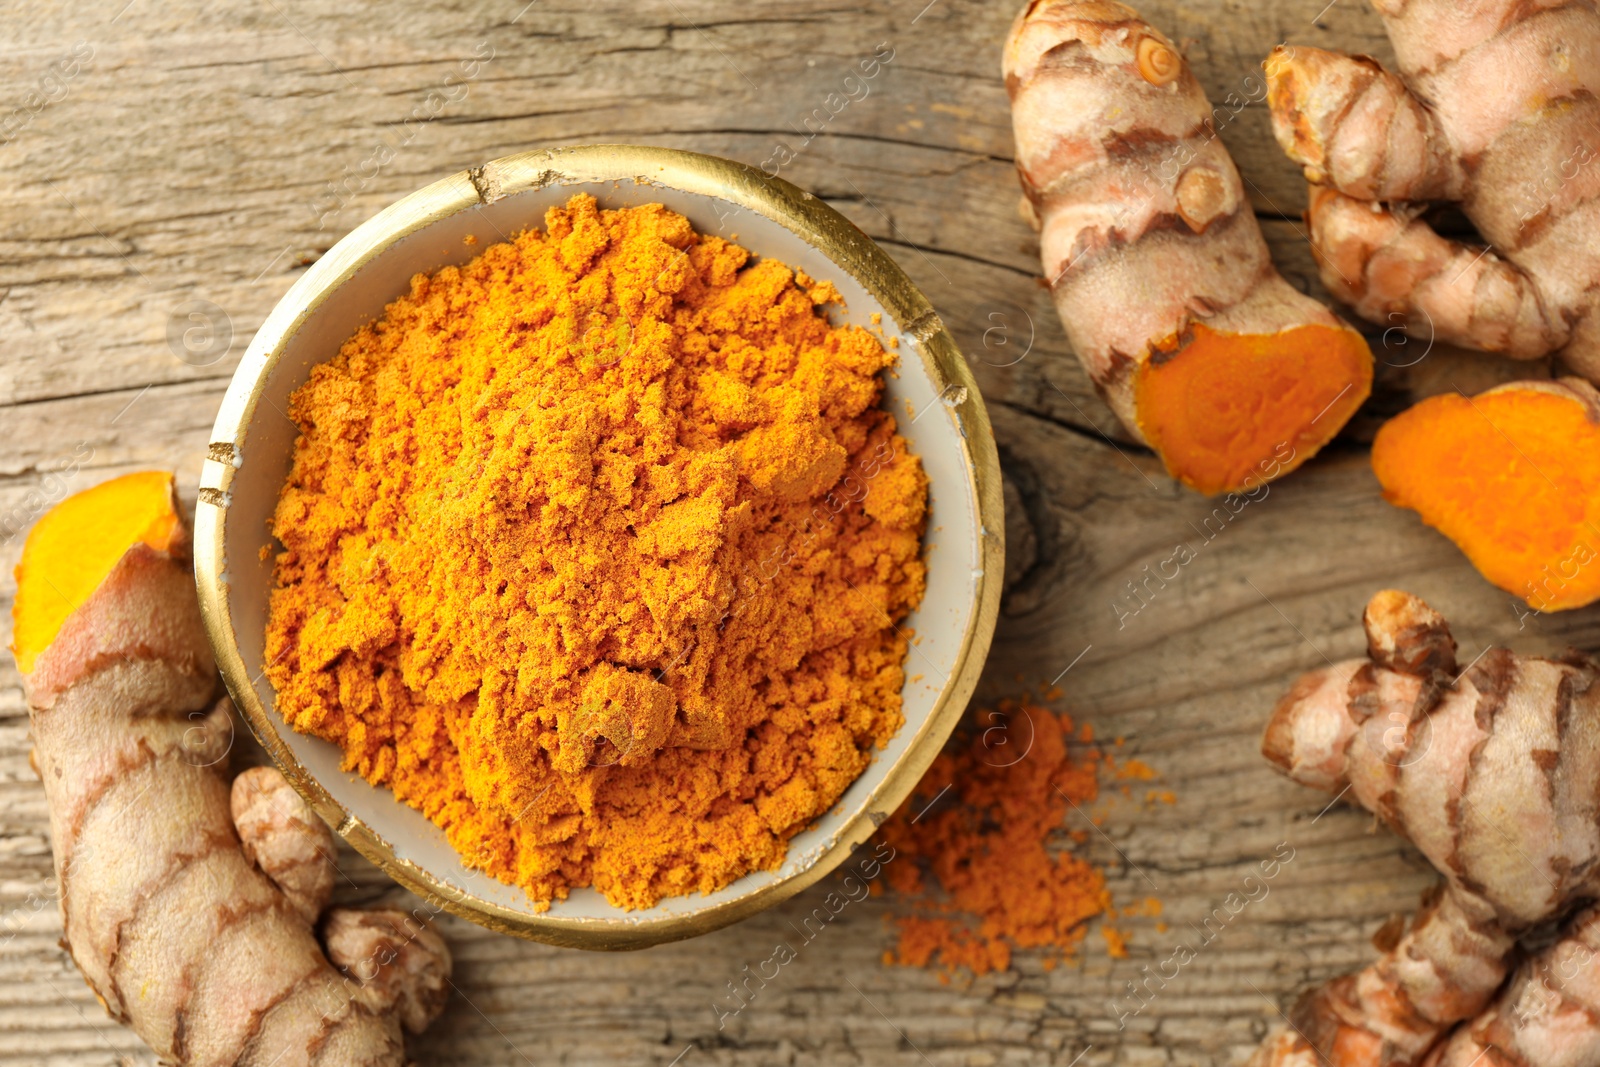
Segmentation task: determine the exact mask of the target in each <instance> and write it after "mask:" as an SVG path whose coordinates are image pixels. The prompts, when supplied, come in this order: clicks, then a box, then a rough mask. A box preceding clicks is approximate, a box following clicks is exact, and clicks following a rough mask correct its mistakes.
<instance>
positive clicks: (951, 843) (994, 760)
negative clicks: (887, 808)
mask: <svg viewBox="0 0 1600 1067" xmlns="http://www.w3.org/2000/svg"><path fill="white" fill-rule="evenodd" d="M968 725H969V727H970V728H969V729H968V730H967V731H966V733H964V734H962V735H958V740H957V741H955V742H953V743H952V746H950V747H948V748H947V750H946V751H945V752H943V753H941V754H940V755H939V757H938V759H937V760H935V762H934V764H933V766H932V767H931V768H929V770H928V773H927V774H926V775H924V776H923V779H922V781H921V783H920V784H919V785H918V786H917V790H916V793H915V794H914V795H913V796H912V798H911V800H910V801H908V802H907V803H906V804H905V805H904V806H903V807H902V808H901V809H900V810H899V811H898V812H896V813H895V814H894V816H893V817H892V818H890V819H889V820H888V821H887V822H885V823H884V825H883V828H882V830H880V831H879V832H880V833H881V834H882V835H883V836H884V838H885V839H886V840H887V841H888V842H889V843H890V844H891V845H893V846H894V849H895V853H896V862H895V863H894V864H892V865H889V866H887V867H885V868H884V878H885V879H886V880H887V881H888V883H889V885H890V887H891V888H893V889H894V890H896V891H897V892H899V893H901V894H902V895H905V896H908V897H909V898H910V899H909V900H908V901H902V902H901V906H902V907H904V906H905V905H907V904H909V905H910V906H911V908H912V910H911V911H910V913H909V914H903V915H901V916H899V917H897V918H896V920H895V922H896V924H897V926H898V928H899V944H898V946H897V947H896V948H895V949H894V950H893V951H891V952H890V953H888V954H887V955H886V957H885V961H884V962H886V963H891V964H905V965H909V966H916V967H925V966H928V965H929V964H930V963H932V962H934V960H935V957H937V961H938V963H939V965H940V966H941V967H943V968H945V969H946V971H947V972H948V971H950V970H954V969H956V968H962V967H964V968H966V969H968V970H970V971H971V972H972V973H973V974H980V975H981V974H987V973H989V972H990V971H1002V970H1005V969H1006V968H1007V967H1008V966H1010V963H1011V953H1012V950H1013V949H1019V948H1021V949H1027V948H1049V949H1052V950H1054V954H1053V955H1050V956H1047V957H1046V959H1045V966H1046V967H1047V968H1048V967H1051V966H1054V965H1055V963H1056V962H1057V961H1059V959H1060V958H1062V956H1064V955H1070V954H1071V953H1073V952H1074V951H1076V949H1077V947H1078V945H1079V944H1080V943H1081V942H1082V941H1083V937H1084V932H1085V930H1086V928H1087V924H1088V922H1089V920H1090V919H1093V918H1095V917H1096V916H1098V915H1102V914H1110V913H1111V897H1110V894H1109V893H1108V892H1107V891H1106V881H1105V875H1104V873H1103V872H1102V871H1101V870H1100V869H1099V868H1097V867H1095V866H1093V865H1092V864H1090V863H1088V862H1087V861H1085V860H1084V859H1082V858H1080V857H1079V856H1078V855H1076V854H1075V853H1074V852H1073V851H1071V848H1070V846H1071V845H1074V844H1081V843H1082V842H1083V840H1084V839H1085V837H1086V836H1087V834H1088V831H1087V830H1078V831H1071V832H1068V831H1066V830H1065V828H1064V825H1063V824H1064V823H1065V822H1066V816H1067V812H1068V810H1069V808H1070V807H1071V806H1072V805H1078V806H1080V807H1081V806H1082V805H1084V804H1088V803H1091V802H1092V801H1094V799H1095V798H1096V797H1097V796H1098V795H1099V784H1098V773H1099V770H1100V767H1101V764H1102V762H1104V757H1103V756H1102V754H1101V752H1100V750H1099V749H1098V748H1096V747H1094V746H1092V745H1088V744H1087V743H1088V742H1090V741H1092V739H1093V738H1092V734H1091V733H1090V731H1089V727H1088V726H1087V725H1086V726H1084V727H1083V729H1082V730H1081V731H1078V732H1076V734H1075V732H1074V728H1073V723H1072V720H1071V719H1070V718H1069V717H1068V716H1066V715H1064V714H1057V713H1055V712H1052V711H1050V710H1049V709H1047V708H1043V707H1040V706H1038V705H1037V704H1034V703H1032V702H1030V701H1020V702H1005V703H1002V704H1001V705H1000V706H999V707H997V708H994V709H989V710H980V711H978V712H977V713H976V715H975V717H974V719H973V721H972V722H971V723H969V724H968ZM1075 741H1076V742H1080V743H1079V744H1077V745H1075V744H1074V742H1075ZM1075 748H1076V749H1077V751H1076V752H1075V751H1074V749H1075ZM1052 843H1054V844H1055V845H1057V846H1058V847H1056V848H1055V849H1052V848H1051V847H1050V846H1051V844H1052ZM901 857H904V858H907V859H910V860H911V862H909V863H908V862H903V860H902V859H901ZM925 872H926V873H927V874H931V875H932V876H933V877H934V878H935V879H936V880H937V882H938V888H939V889H940V890H942V893H935V892H933V891H932V887H929V886H926V885H925V884H924V873H925ZM1107 942H1108V944H1109V945H1110V947H1111V950H1112V952H1113V953H1114V954H1117V953H1120V952H1121V951H1122V946H1121V940H1120V935H1118V934H1117V933H1116V931H1114V930H1109V929H1108V930H1107Z"/></svg>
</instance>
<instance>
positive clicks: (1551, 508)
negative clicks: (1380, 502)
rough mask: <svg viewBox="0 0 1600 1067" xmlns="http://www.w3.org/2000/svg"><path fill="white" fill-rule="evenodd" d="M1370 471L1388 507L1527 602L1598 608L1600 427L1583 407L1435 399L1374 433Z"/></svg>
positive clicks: (1503, 398)
mask: <svg viewBox="0 0 1600 1067" xmlns="http://www.w3.org/2000/svg"><path fill="white" fill-rule="evenodd" d="M1372 468H1373V471H1374V472H1375V473H1376V474H1377V476H1378V481H1379V482H1381V483H1382V484H1383V491H1384V496H1385V497H1386V498H1387V499H1388V500H1389V502H1390V503H1392V504H1397V505H1399V506H1400V507H1403V508H1410V509H1412V510H1413V511H1415V512H1417V513H1418V514H1419V515H1421V516H1422V521H1423V522H1425V523H1427V524H1428V525H1429V526H1432V527H1433V528H1434V529H1436V530H1438V531H1439V532H1440V533H1443V534H1444V535H1445V536H1446V537H1448V538H1450V540H1452V541H1454V542H1455V543H1456V545H1457V546H1458V547H1459V548H1460V549H1461V551H1462V552H1464V553H1466V555H1467V558H1468V559H1470V560H1471V561H1472V565H1473V566H1475V567H1477V568H1478V570H1479V572H1480V573H1482V575H1483V576H1484V577H1485V578H1487V579H1488V580H1489V581H1491V582H1493V583H1494V584H1495V585H1497V586H1499V587H1500V588H1501V589H1504V590H1505V591H1507V592H1508V593H1513V594H1515V595H1517V596H1520V597H1522V598H1523V599H1524V600H1526V601H1527V602H1528V604H1529V606H1531V607H1533V608H1535V609H1537V610H1539V611H1565V610H1567V609H1570V608H1579V607H1583V606H1584V605H1585V604H1590V603H1593V602H1594V601H1595V600H1600V425H1596V424H1595V423H1594V422H1592V421H1591V420H1590V418H1589V415H1588V412H1587V410H1586V408H1585V406H1584V405H1583V404H1582V403H1581V402H1580V401H1578V400H1576V399H1573V398H1570V397H1564V396H1559V395H1554V394H1551V393H1546V392H1542V391H1537V390H1533V389H1507V390H1496V391H1495V392H1493V393H1488V394H1486V395H1484V396H1480V397H1476V398H1473V399H1469V398H1467V397H1464V396H1459V395H1456V394H1448V395H1444V396H1435V397H1430V398H1429V399H1427V400H1424V401H1422V402H1421V403H1420V404H1417V405H1416V406H1415V407H1413V408H1411V409H1410V410H1409V411H1406V412H1404V413H1403V414H1401V415H1398V416H1396V417H1395V418H1393V419H1391V420H1390V421H1389V422H1388V423H1386V424H1385V425H1384V427H1383V429H1382V430H1380V431H1379V432H1378V436H1377V439H1376V440H1375V441H1374V442H1373V446H1372Z"/></svg>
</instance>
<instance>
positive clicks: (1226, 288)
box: [1005, 0, 1372, 493]
mask: <svg viewBox="0 0 1600 1067" xmlns="http://www.w3.org/2000/svg"><path fill="white" fill-rule="evenodd" d="M1005 78H1006V88H1007V91H1008V92H1009V93H1010V96H1011V113H1012V121H1013V125H1014V128H1015V132H1016V146H1017V172H1018V174H1019V176H1020V177H1021V180H1022V187H1023V190H1024V192H1025V194H1026V198H1027V201H1026V202H1027V204H1028V205H1029V206H1030V211H1031V213H1032V215H1033V216H1034V217H1035V218H1036V219H1037V221H1038V223H1039V225H1040V231H1041V232H1040V237H1039V241H1040V254H1041V256H1042V259H1043V263H1044V270H1045V274H1046V277H1047V278H1048V280H1049V282H1050V287H1051V291H1052V293H1053V294H1054V296H1055V304H1056V309H1057V311H1058V312H1059V313H1060V315H1061V321H1062V323H1063V324H1064V325H1065V327H1066V331H1067V337H1068V339H1069V340H1070V341H1071V342H1072V347H1073V349H1074V350H1075V351H1076V352H1077V353H1078V357H1079V359H1081V360H1082V361H1083V364H1084V367H1085V368H1086V369H1087V370H1088V372H1089V376H1090V377H1091V378H1092V379H1093V381H1094V383H1095V387H1096V388H1097V389H1098V390H1099V391H1100V393H1101V395H1102V396H1103V397H1104V398H1105V400H1106V402H1107V403H1108V404H1109V405H1110V406H1111V408H1112V410H1113V411H1115V412H1116V414H1117V416H1118V418H1120V419H1121V420H1122V423H1123V425H1125V426H1126V427H1127V428H1128V430H1129V432H1131V433H1133V434H1134V435H1135V436H1137V437H1138V438H1139V439H1140V440H1141V441H1144V442H1145V443H1147V444H1148V445H1149V446H1150V447H1151V448H1153V449H1154V450H1155V451H1156V452H1157V453H1158V454H1159V455H1160V456H1161V458H1162V460H1163V461H1164V462H1165V463H1166V466H1167V469H1168V470H1169V471H1170V472H1171V473H1172V475H1173V476H1174V477H1176V478H1178V479H1180V480H1182V481H1183V482H1184V483H1185V484H1187V485H1189V486H1191V487H1193V488H1195V489H1198V490H1199V491H1200V492H1203V493H1221V492H1230V491H1239V490H1242V489H1253V488H1255V487H1257V486H1259V485H1260V484H1261V483H1262V482H1264V481H1267V480H1269V479H1270V478H1273V477H1277V476H1278V475H1280V474H1283V473H1286V472H1288V471H1290V470H1293V469H1294V468H1295V467H1297V466H1299V465H1300V464H1301V463H1304V462H1305V461H1306V460H1307V459H1309V458H1310V457H1311V456H1312V455H1313V454H1314V453H1315V452H1316V451H1317V450H1318V449H1320V448H1321V447H1322V446H1323V445H1325V444H1326V443H1327V442H1328V441H1329V440H1331V439H1332V438H1333V436H1334V435H1335V434H1336V433H1338V431H1339V429H1340V428H1341V427H1342V426H1343V425H1344V424H1345V422H1346V420H1348V419H1349V418H1350V416H1351V415H1352V414H1353V413H1354V412H1355V410H1356V409H1357V408H1358V407H1360V405H1361V403H1362V401H1364V400H1365V399H1366V397H1367V394H1368V392H1369V391H1370V388H1371V384H1372V355H1371V352H1370V351H1369V350H1368V348H1367V344H1366V341H1365V340H1364V339H1363V338H1362V337H1361V335H1360V334H1358V333H1357V332H1356V331H1355V330H1353V329H1351V328H1350V327H1348V326H1346V325H1345V324H1344V323H1342V322H1340V321H1339V319H1337V318H1336V317H1335V316H1334V315H1333V314H1332V313H1331V312H1329V311H1328V309H1327V308H1325V307H1323V306H1322V305H1321V304H1319V303H1318V302H1317V301H1315V300H1313V299H1311V298H1310V297H1308V296H1306V295H1304V294H1303V293H1301V292H1299V291H1298V290H1296V289H1295V288H1294V287H1293V286H1291V285H1290V284H1289V283H1288V282H1286V281H1285V280H1284V279H1283V278H1282V276H1280V275H1279V274H1278V272H1277V270H1276V269H1275V268H1274V267H1273V265H1272V261H1271V259H1270V258H1269V256H1268V253H1267V246H1266V242H1265V241H1264V240H1263V239H1262V237H1261V231H1260V228H1259V227H1258V226H1257V225H1256V219H1255V215H1254V214H1253V213H1252V211H1251V208H1250V203H1249V200H1248V198H1247V197H1246V196H1245V191H1244V186H1243V183H1242V182H1241V180H1240V177H1239V172H1238V170H1237V169H1236V168H1235V167H1234V164H1233V160H1232V159H1231V158H1230V157H1229V155H1228V152H1227V150H1226V149H1225V148H1224V147H1223V146H1222V143H1221V142H1220V141H1218V140H1217V136H1216V129H1215V127H1214V125H1213V122H1212V118H1211V115H1212V108H1211V105H1210V103H1209V102H1208V101H1207V100H1206V95H1205V92H1204V91H1203V90H1202V89H1201V88H1200V84H1199V82H1197V81H1196V80H1195V77H1194V74H1193V73H1192V72H1191V71H1190V70H1189V65H1188V64H1187V63H1186V62H1185V61H1184V59H1183V57H1182V56H1181V55H1180V54H1179V53H1178V50H1177V48H1176V47H1175V46H1174V45H1173V43H1172V42H1171V41H1170V40H1168V39H1167V38H1166V37H1165V36H1164V35H1162V34H1161V33H1160V32H1159V31H1157V30H1156V29H1155V28H1153V27H1152V26H1150V25H1149V24H1148V23H1146V22H1144V21H1143V20H1142V19H1141V18H1140V17H1139V15H1138V14H1137V13H1136V12H1135V11H1133V10H1132V9H1131V8H1128V7H1126V6H1124V5H1122V4H1118V3H1111V2H1102V0H1034V2H1033V3H1030V4H1029V5H1028V7H1027V8H1026V9H1025V10H1024V11H1023V12H1022V14H1021V15H1019V16H1018V18H1017V20H1016V22H1015V23H1014V24H1013V26H1012V28H1011V35H1010V38H1009V39H1008V40H1007V42H1006V48H1005Z"/></svg>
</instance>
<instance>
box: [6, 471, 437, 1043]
mask: <svg viewBox="0 0 1600 1067" xmlns="http://www.w3.org/2000/svg"><path fill="white" fill-rule="evenodd" d="M187 548H188V532H187V530H186V529H185V527H184V525H183V522H182V520H181V519H180V517H179V515H178V510H177V506H176V502H175V500H174V498H173V484H172V476H171V475H170V474H166V473H164V472H150V473H141V474H130V475H126V476H124V477H122V478H117V479H114V480H112V481H109V482H106V483H104V484H102V485H100V486H97V487H95V488H93V489H90V490H88V491H86V492H83V493H80V494H78V495H77V496H73V497H70V498H68V499H67V500H65V501H63V502H62V503H61V504H59V505H57V506H56V508H55V509H54V510H52V511H51V512H49V513H48V514H47V515H45V516H44V517H43V518H42V519H41V520H40V521H39V522H38V524H37V525H36V526H35V527H34V529H33V530H32V531H31V533H30V534H29V536H28V541H27V543H26V545H25V546H24V548H23V553H22V562H21V563H20V565H19V566H18V567H17V598H16V603H15V606H14V609H13V613H14V614H13V619H14V624H15V625H14V628H13V633H14V638H13V645H12V651H13V652H14V653H15V654H16V657H17V662H18V664H19V666H20V667H21V670H22V680H23V687H24V689H25V691H26V694H27V698H28V705H29V718H30V720H31V724H32V728H33V736H34V745H35V748H34V759H35V765H36V766H37V768H38V772H39V776H40V778H41V779H42V780H43V782H44V790H45V797H46V800H47V801H48V804H49V809H50V836H51V839H52V844H53V851H54V855H55V867H56V875H57V877H58V879H59V880H60V883H61V910H62V925H63V929H64V933H65V936H64V939H63V942H62V943H63V945H64V946H65V947H66V948H67V950H68V951H69V952H70V953H71V955H72V958H73V960H74V962H76V963H77V965H78V968H79V969H80V970H81V971H82V972H83V975H84V978H85V979H86V980H87V981H88V983H89V987H90V988H91V989H92V990H94V992H95V995H96V996H97V997H99V998H100V1000H101V1002H102V1003H103V1004H104V1005H105V1007H106V1010H107V1011H108V1012H110V1013H111V1015H112V1016H113V1017H114V1018H116V1019H117V1020H118V1021H120V1022H122V1023H125V1024H126V1025H128V1026H129V1027H131V1028H132V1029H133V1030H134V1031H135V1032H136V1033H138V1035H139V1036H140V1037H141V1038H143V1039H144V1041H145V1042H146V1043H148V1044H149V1045H150V1047H151V1048H152V1049H154V1050H155V1051H156V1052H157V1054H159V1055H160V1056H161V1058H162V1062H164V1063H174V1064H206V1065H225V1064H265V1063H273V1064H276V1065H277V1067H291V1065H297V1067H305V1065H309V1064H330V1065H332V1064H338V1065H340V1067H345V1065H354V1067H379V1065H394V1067H398V1065H399V1064H401V1063H402V1062H404V1047H403V1044H402V1041H401V1026H402V1020H404V1021H405V1022H406V1023H407V1024H416V1025H426V1022H427V1021H429V1020H431V1018H432V1017H433V1016H434V1015H436V1014H437V1012H438V1009H439V1007H441V1006H442V1004H443V999H444V998H443V995H442V991H443V990H444V987H445V986H446V984H447V983H446V981H445V978H446V977H447V976H448V974H449V968H450V956H449V952H448V950H447V949H446V948H445V946H444V943H443V941H441V940H440V939H439V937H438V935H437V934H436V933H434V932H433V931H432V930H429V929H426V928H424V927H422V926H421V924H419V923H416V922H415V921H414V920H410V919H409V917H406V918H405V919H404V921H402V919H401V918H397V917H396V916H394V915H392V914H390V913H387V912H383V913H374V912H367V911H345V910H344V909H333V910H332V911H329V912H326V913H323V919H324V921H325V927H326V929H327V930H338V931H341V933H340V936H339V937H338V939H337V940H334V939H332V938H331V937H330V940H329V941H328V943H327V944H326V946H324V945H320V944H319V943H318V941H317V938H316V937H315V935H314V934H313V922H314V920H315V919H316V918H317V915H318V913H321V912H322V908H323V906H324V905H325V904H326V903H327V893H328V891H329V890H330V889H331V887H332V883H333V878H332V866H331V865H332V856H331V838H330V837H329V836H328V831H327V828H326V827H325V826H323V825H322V823H321V821H320V820H319V819H318V818H317V816H316V815H315V814H314V813H313V812H312V811H311V809H310V807H309V806H308V805H306V804H305V802H304V801H303V800H301V799H300V797H299V796H298V795H297V794H295V793H294V791H293V790H292V789H291V788H289V786H288V785H287V783H285V782H284V780H283V777H282V775H280V774H279V773H278V772H277V771H276V770H273V769H269V768H258V769H256V770H255V771H252V772H248V774H247V775H243V776H241V778H240V780H239V782H238V784H237V786H236V787H235V790H234V796H233V798H232V801H231V802H230V796H229V787H228V785H227V783H226V781H225V780H224V778H223V776H222V775H221V774H219V773H218V772H219V770H221V769H222V768H224V767H226V765H227V757H228V748H229V745H230V743H231V740H232V736H233V735H232V726H231V720H230V718H229V709H228V704H227V701H226V699H224V700H223V701H222V702H221V703H218V704H215V705H213V703H212V698H213V695H214V692H215V689H216V675H215V669H214V665H213V662H212V658H211V650H210V647H209V645H208V643H207V640H206V635H205V631H204V629H203V627H202V624H201V619H200V608H199V603H198V600H197V598H196V596H195V589H194V582H193V579H192V578H191V577H190V575H189V571H188V568H187V567H186V566H185V565H184V561H185V557H186V554H187ZM208 709H209V710H208ZM234 810H237V811H238V812H239V818H238V822H237V824H236V822H235V818H234V815H233V811H234ZM241 837H243V840H241ZM406 923H409V927H408V926H406ZM359 931H368V933H367V934H366V935H360V934H359ZM379 943H381V944H383V945H384V946H386V947H385V949H384V954H383V955H382V956H381V957H378V958H377V959H361V958H357V957H355V956H354V955H352V953H354V952H356V951H360V947H361V946H371V945H374V944H379ZM330 961H331V962H330ZM336 966H337V967H338V968H340V969H342V970H344V971H345V972H346V973H345V974H341V973H340V969H336Z"/></svg>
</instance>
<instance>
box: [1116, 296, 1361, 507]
mask: <svg viewBox="0 0 1600 1067" xmlns="http://www.w3.org/2000/svg"><path fill="white" fill-rule="evenodd" d="M1371 389H1372V354H1371V352H1370V351H1369V350H1368V348H1367V343H1366V341H1365V340H1364V339H1363V338H1362V336H1361V335H1360V334H1359V333H1357V332H1355V331H1354V330H1351V329H1348V328H1345V327H1337V326H1324V325H1308V326H1296V327H1293V328H1291V329H1287V330H1281V331H1279V332H1277V333H1268V334H1240V333H1223V332H1220V331H1217V330H1213V329H1211V328H1210V327H1209V326H1206V325H1205V324H1203V323H1200V324H1196V325H1195V326H1194V327H1193V329H1192V331H1191V332H1189V333H1187V334H1185V335H1184V337H1183V338H1181V339H1179V340H1178V341H1177V343H1176V344H1175V345H1174V347H1173V349H1172V350H1171V351H1170V352H1167V351H1162V352H1157V353H1155V354H1154V355H1152V356H1151V358H1150V359H1149V360H1147V361H1146V362H1145V363H1143V364H1141V365H1140V366H1139V368H1138V370H1137V371H1136V378H1135V380H1134V401H1135V404H1136V406H1137V411H1138V418H1139V429H1140V431H1141V432H1143V434H1144V436H1145V440H1147V441H1148V442H1149V443H1150V446H1151V447H1152V448H1154V449H1155V450H1156V453H1157V454H1158V455H1160V456H1161V458H1162V460H1163V461H1164V462H1165V463H1166V465H1167V470H1168V471H1169V472H1171V474H1172V476H1173V477H1174V478H1177V479H1178V480H1180V481H1182V482H1183V483H1184V484H1185V485H1188V486H1190V487H1191V488H1194V489H1197V490H1199V491H1200V492H1202V493H1206V494H1216V493H1230V492H1240V491H1244V490H1252V489H1255V488H1256V487H1258V486H1260V485H1262V484H1263V483H1265V482H1268V481H1271V480H1272V479H1274V478H1277V477H1279V476H1280V475H1283V474H1287V473H1288V472H1289V471H1292V470H1294V469H1295V468H1296V467H1298V466H1299V465H1300V464H1302V463H1304V462H1305V461H1306V460H1308V459H1310V458H1311V457H1312V456H1313V455H1315V454H1316V452H1317V450H1318V449H1320V448H1321V447H1322V446H1323V445H1325V444H1327V443H1328V441H1329V440H1331V439H1332V437H1333V435H1334V434H1336V433H1338V432H1339V428H1340V427H1341V426H1343V425H1344V424H1345V422H1346V420H1348V419H1349V418H1350V416H1351V415H1352V414H1354V412H1355V410H1356V408H1358V407H1360V406H1361V403H1362V402H1363V401H1364V400H1366V398H1367V394H1368V393H1369V392H1371Z"/></svg>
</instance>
